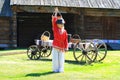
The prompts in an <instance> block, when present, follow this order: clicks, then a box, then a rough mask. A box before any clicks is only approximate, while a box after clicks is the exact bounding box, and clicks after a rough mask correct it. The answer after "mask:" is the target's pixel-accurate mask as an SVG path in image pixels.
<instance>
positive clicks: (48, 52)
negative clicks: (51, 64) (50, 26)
mask: <svg viewBox="0 0 120 80" xmlns="http://www.w3.org/2000/svg"><path fill="white" fill-rule="evenodd" d="M51 51H52V47H48V46H45V47H43V48H41V57H49V56H50V55H51Z"/></svg>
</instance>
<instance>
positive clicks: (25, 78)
mask: <svg viewBox="0 0 120 80" xmlns="http://www.w3.org/2000/svg"><path fill="white" fill-rule="evenodd" d="M14 52H17V53H22V52H23V53H25V52H26V50H8V51H0V54H8V53H14ZM65 59H66V62H65V72H64V73H53V72H52V69H51V68H52V64H51V56H50V57H48V58H43V59H40V60H29V59H28V57H27V55H26V54H17V55H2V56H0V80H120V76H119V74H120V51H108V54H107V57H106V58H105V59H104V61H103V62H101V63H93V64H92V65H81V64H78V63H76V62H75V60H74V58H73V54H72V51H69V52H67V53H66V54H65Z"/></svg>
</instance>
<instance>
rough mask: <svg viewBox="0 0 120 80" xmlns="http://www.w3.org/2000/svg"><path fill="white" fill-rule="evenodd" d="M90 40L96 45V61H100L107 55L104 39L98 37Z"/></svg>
mask: <svg viewBox="0 0 120 80" xmlns="http://www.w3.org/2000/svg"><path fill="white" fill-rule="evenodd" d="M92 42H93V43H94V44H95V46H96V47H97V58H96V61H99V62H100V61H102V60H103V59H105V57H106V55H107V46H106V44H105V42H104V41H102V40H100V39H93V40H92Z"/></svg>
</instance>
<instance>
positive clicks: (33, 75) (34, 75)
mask: <svg viewBox="0 0 120 80" xmlns="http://www.w3.org/2000/svg"><path fill="white" fill-rule="evenodd" d="M50 74H54V72H52V71H49V72H44V73H30V74H27V75H26V76H25V77H28V76H32V77H40V76H45V75H50Z"/></svg>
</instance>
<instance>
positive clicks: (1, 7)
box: [0, 0, 12, 16]
mask: <svg viewBox="0 0 120 80" xmlns="http://www.w3.org/2000/svg"><path fill="white" fill-rule="evenodd" d="M0 16H12V10H11V8H10V0H0Z"/></svg>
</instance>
